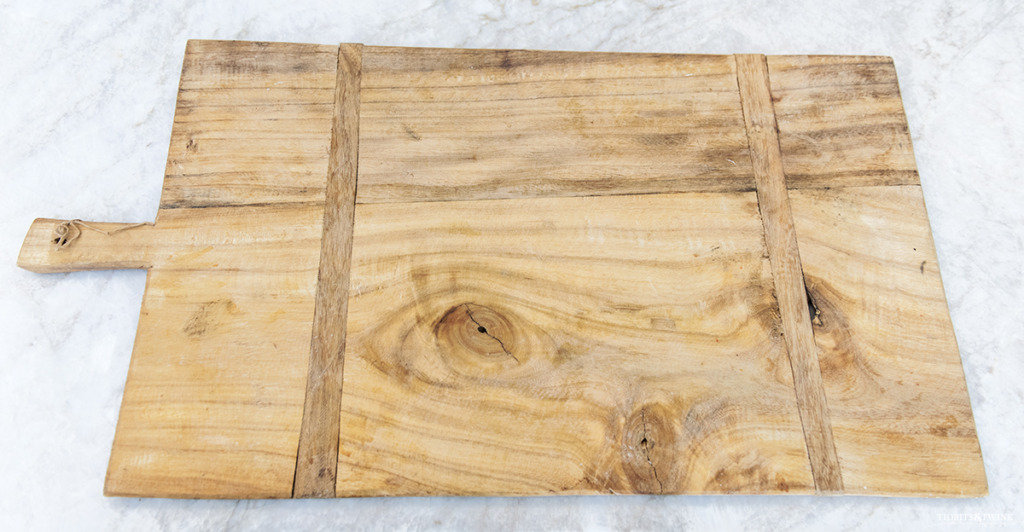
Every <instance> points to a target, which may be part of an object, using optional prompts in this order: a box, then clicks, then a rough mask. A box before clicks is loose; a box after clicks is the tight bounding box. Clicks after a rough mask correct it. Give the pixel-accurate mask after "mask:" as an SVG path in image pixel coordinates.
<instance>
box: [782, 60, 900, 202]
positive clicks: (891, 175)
mask: <svg viewBox="0 0 1024 532" xmlns="http://www.w3.org/2000/svg"><path fill="white" fill-rule="evenodd" d="M768 70H769V72H770V77H771V87H772V97H773V98H774V101H775V115H776V117H777V120H778V125H779V144H780V145H781V146H782V166H783V168H784V169H785V171H786V183H787V185H788V186H789V188H803V187H831V188H835V187H842V186H861V185H907V184H911V185H915V184H918V183H919V180H918V176H917V166H916V165H915V164H914V150H913V146H912V145H911V141H910V129H909V128H908V127H907V118H906V115H905V114H904V112H903V100H902V99H901V98H900V87H899V84H898V82H897V81H896V69H895V67H894V66H893V64H892V58H889V57H857V56H768Z"/></svg>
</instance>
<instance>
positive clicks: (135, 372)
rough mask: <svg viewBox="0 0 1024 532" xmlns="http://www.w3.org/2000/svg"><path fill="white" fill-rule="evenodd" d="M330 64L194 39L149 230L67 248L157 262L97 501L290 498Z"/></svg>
mask: <svg viewBox="0 0 1024 532" xmlns="http://www.w3.org/2000/svg"><path fill="white" fill-rule="evenodd" d="M330 51H333V53H330V54H327V53H326V52H330ZM328 55H329V57H330V61H329V62H328V63H323V58H324V57H326V56H328ZM336 66H337V47H316V46H308V45H277V44H274V45H264V44H259V43H221V42H197V41H192V42H190V43H189V48H188V52H187V56H186V64H185V67H184V69H183V78H182V87H181V90H180V91H179V105H178V108H177V110H176V113H175V124H174V130H173V132H172V146H171V150H170V153H169V156H168V176H167V177H166V178H165V180H164V184H165V187H164V195H163V200H162V206H161V209H160V212H159V214H158V216H157V222H156V225H155V226H154V227H142V228H138V229H133V230H126V231H123V232H121V233H117V234H116V235H112V236H109V237H106V236H104V235H101V234H85V235H83V236H82V240H81V241H79V242H76V243H75V244H73V245H72V246H69V247H68V249H67V250H65V251H67V252H69V253H72V254H73V253H76V252H75V251H74V250H75V248H76V247H77V248H78V249H79V251H80V252H85V251H87V250H89V249H91V247H92V244H90V241H89V240H86V239H93V240H95V241H96V242H95V243H96V244H97V245H105V244H107V243H110V244H112V243H114V242H119V243H122V244H131V245H134V246H137V249H134V251H133V253H135V255H133V257H139V260H140V261H141V262H143V263H144V264H146V265H149V266H151V270H150V272H149V274H148V277H147V283H146V293H145V295H144V296H143V302H142V313H141V315H140V317H139V326H138V333H137V336H136V343H135V348H134V351H133V353H132V361H131V364H130V367H129V371H128V381H127V384H126V385H125V391H124V398H123V400H122V404H121V414H120V417H119V419H118V426H117V433H116V435H115V437H114V446H113V450H112V451H111V457H110V466H109V469H108V471H107V481H106V486H105V493H106V494H108V495H119V496H147V497H204V498H272V497H290V496H291V495H292V483H293V480H294V477H295V463H296V453H297V448H298V441H299V431H300V428H301V424H302V413H303V399H304V390H305V384H306V377H307V364H308V362H309V355H310V353H309V349H310V333H311V331H310V324H311V323H312V321H313V311H314V302H315V293H316V286H317V271H318V270H317V269H318V265H319V259H320V243H321V236H322V231H323V219H324V203H323V202H324V188H325V184H326V179H327V172H328V153H329V149H328V148H329V145H330V139H331V120H332V116H333V95H334V80H335V77H336V76H335V74H336V71H335V69H336ZM321 78H324V79H329V82H328V83H327V84H326V85H327V87H326V89H325V88H324V87H323V86H322V85H323V79H321ZM257 95H259V96H257ZM263 97H266V98H270V100H268V101H267V102H264V103H260V102H261V100H260V99H259V98H263ZM270 101H273V102H275V103H272V104H271V103H268V102H270ZM261 139H273V143H272V144H264V143H263V140H261ZM190 141H192V142H190ZM275 150H277V151H275ZM97 239H98V240H97ZM104 239H106V240H104ZM100 242H103V244H100ZM59 253H63V251H62V252H59Z"/></svg>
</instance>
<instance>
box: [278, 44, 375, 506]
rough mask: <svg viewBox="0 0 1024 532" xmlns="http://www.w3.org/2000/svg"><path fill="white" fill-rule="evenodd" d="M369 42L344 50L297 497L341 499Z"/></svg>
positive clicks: (294, 492)
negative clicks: (350, 299) (351, 274)
mask: <svg viewBox="0 0 1024 532" xmlns="http://www.w3.org/2000/svg"><path fill="white" fill-rule="evenodd" d="M362 52H363V51H362V45H360V44H347V43H343V44H341V45H340V46H339V47H338V72H337V81H336V84H335V94H334V121H333V125H332V128H331V151H330V159H329V163H328V171H327V188H326V199H325V203H324V225H323V236H322V238H321V242H320V271H319V274H318V276H317V289H316V303H315V308H314V313H313V330H312V339H311V341H310V351H309V373H308V378H307V381H306V398H305V404H304V406H303V412H302V428H301V430H300V432H299V447H298V451H297V453H296V460H295V480H294V482H293V484H292V497H294V498H300V497H316V498H329V497H334V496H335V491H336V479H337V474H338V440H339V430H340V415H341V388H342V377H343V374H344V363H345V336H346V332H347V331H346V325H347V324H346V320H347V318H348V288H349V271H350V265H351V258H352V225H353V223H354V220H355V202H356V176H357V170H358V161H359V90H360V82H361V73H362Z"/></svg>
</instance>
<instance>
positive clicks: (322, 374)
mask: <svg viewBox="0 0 1024 532" xmlns="http://www.w3.org/2000/svg"><path fill="white" fill-rule="evenodd" d="M55 230H59V231H62V232H63V236H59V235H56V234H55ZM19 265H20V266H21V267H23V268H27V269H30V270H33V271H38V272H66V271H73V270H86V269H106V268H144V269H147V270H148V274H147V282H146V292H145V296H144V299H143V303H142V312H141V316H140V318H139V326H138V334H137V337H136V341H135V348H134V352H133V354H132V360H131V366H130V369H129V374H128V381H127V383H126V385H125V391H124V399H123V402H122V406H121V414H120V419H119V421H118V425H117V433H116V436H115V439H114V445H113V451H112V453H111V458H110V467H109V470H108V473H107V479H106V493H107V494H108V495H115V496H153V497H211V498H259V497H332V496H339V497H342V496H345V497H347V496H382V495H441V494H453V495H543V494H612V493H614V494H628V493H664V494H673V493H690V494H704V493H768V494H777V493H821V494H867V495H904V496H979V495H984V494H985V493H986V490H987V487H986V481H985V472H984V467H983V464H982V459H981V453H980V450H979V446H978V441H977V436H976V434H975V429H974V422H973V419H972V414H971V406H970V401H969V398H968V394H967V389H966V384H965V381H964V373H963V369H962V366H961V362H960V356H959V353H958V350H957V346H956V341H955V338H954V336H953V329H952V326H951V323H950V319H949V313H948V309H947V306H946V301H945V295H944V293H943V288H942V282H941V280H940V277H939V270H938V264H937V262H936V256H935V249H934V246H933V243H932V237H931V233H930V229H929V225H928V217H927V214H926V212H925V205H924V202H923V198H922V194H921V188H920V184H919V180H918V174H917V171H916V168H915V163H914V157H913V153H912V149H911V141H910V136H909V134H908V128H907V123H906V119H905V117H904V113H903V107H902V102H901V99H900V93H899V88H898V85H897V81H896V75H895V70H894V68H893V64H892V61H891V59H889V58H886V57H845V56H770V57H765V56H761V55H737V56H696V55H666V54H611V53H562V52H533V51H521V50H444V49H418V48H386V47H370V46H365V47H364V46H360V45H356V44H342V45H340V47H339V46H316V45H305V44H279V43H251V42H213V41H192V42H190V43H189V44H188V47H187V50H186V53H185V61H184V67H183V69H182V76H181V85H180V89H179V93H178V104H177V110H176V112H175V118H174V128H173V132H172V136H171V145H170V152H169V155H168V161H167V172H166V176H165V178H164V187H163V194H162V197H161V200H160V210H159V214H158V216H157V219H156V221H155V223H153V224H146V225H134V224H133V225H126V224H110V223H92V222H79V221H64V220H54V219H39V220H36V221H35V222H34V223H33V225H32V227H31V229H30V230H29V233H28V236H27V237H26V239H25V244H24V247H23V248H22V251H21V256H20V257H19Z"/></svg>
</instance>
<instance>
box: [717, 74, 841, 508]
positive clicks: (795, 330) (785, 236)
mask: <svg viewBox="0 0 1024 532" xmlns="http://www.w3.org/2000/svg"><path fill="white" fill-rule="evenodd" d="M736 73H737V80H738V83H739V88H740V98H741V101H742V103H743V117H744V120H745V122H746V125H747V136H748V138H749V141H750V159H751V161H752V163H753V167H754V180H755V181H756V182H757V202H758V205H759V206H760V209H761V217H762V221H763V222H764V239H765V244H766V246H767V248H768V256H769V258H770V260H771V265H772V273H773V275H774V278H775V294H776V297H777V298H778V301H779V312H780V313H781V317H782V325H783V330H784V331H785V338H786V347H787V349H788V352H789V361H790V364H791V365H792V369H793V382H794V384H795V389H796V397H797V404H798V405H799V407H800V419H801V421H802V423H803V427H804V436H805V438H806V440H807V454H808V456H809V457H810V461H811V470H812V471H813V472H814V484H815V487H816V488H817V490H818V491H819V492H824V493H833V492H839V491H842V489H843V479H842V473H841V472H840V470H839V460H838V458H837V456H836V450H835V443H834V442H833V440H832V424H831V422H830V421H829V413H828V405H827V401H826V398H825V391H824V389H823V388H822V384H821V369H820V368H819V365H818V353H817V350H816V349H815V346H814V336H813V333H812V331H811V321H810V317H809V311H808V307H807V296H806V294H807V292H806V291H805V288H804V279H803V270H802V269H801V266H800V252H799V250H798V248H797V239H796V232H795V231H794V229H793V217H792V214H791V213H790V208H789V197H788V195H787V191H786V175H785V173H783V170H782V153H781V151H780V149H779V137H778V129H777V126H776V125H775V111H774V110H773V108H772V97H771V88H770V86H769V82H768V67H767V63H766V61H765V57H764V56H763V55H754V54H745V55H737V56H736Z"/></svg>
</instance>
